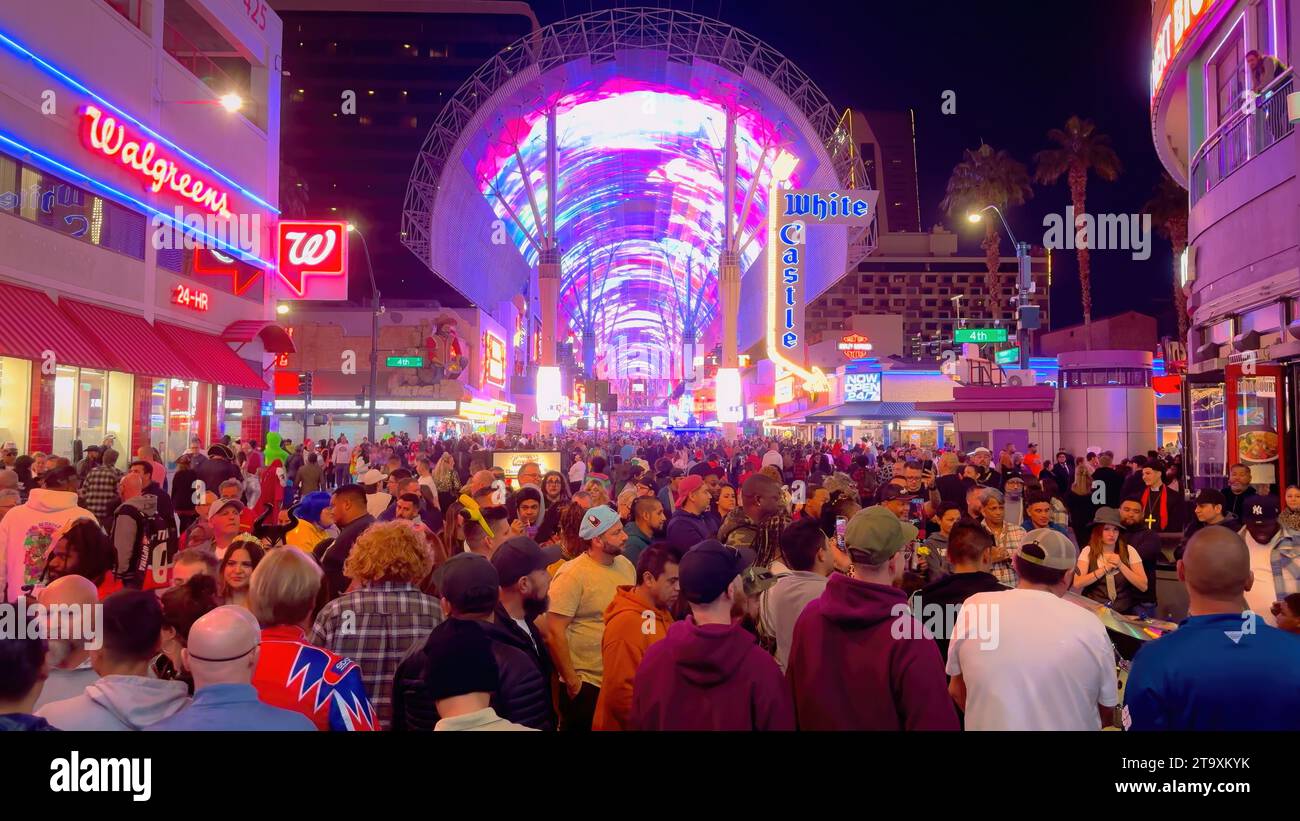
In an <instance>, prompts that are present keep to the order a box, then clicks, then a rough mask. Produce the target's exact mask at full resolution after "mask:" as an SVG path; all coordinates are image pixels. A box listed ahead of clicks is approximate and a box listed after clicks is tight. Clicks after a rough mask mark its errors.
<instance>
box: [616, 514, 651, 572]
mask: <svg viewBox="0 0 1300 821" xmlns="http://www.w3.org/2000/svg"><path fill="white" fill-rule="evenodd" d="M623 530H624V532H626V533H627V544H625V545H623V555H624V556H626V557H627V560H628V561H629V562H631V563H632V564H633V566H635V565H636V560H637V558H638V557H640V555H641V551H643V550H645V549H646V548H647V547H649V546H650V542H651V541H652V540H653V539H654V535H653V534H652V535H650V536H647V535H646V534H644V533H642V532H641V528H640V527H638V526H637V523H636V522H635V521H631V522H628V523H627V525H625V526H624V528H623Z"/></svg>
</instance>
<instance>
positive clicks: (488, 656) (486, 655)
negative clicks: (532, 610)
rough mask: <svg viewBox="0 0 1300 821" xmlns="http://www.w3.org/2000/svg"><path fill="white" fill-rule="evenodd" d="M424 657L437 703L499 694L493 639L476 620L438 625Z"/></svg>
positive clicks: (426, 675)
mask: <svg viewBox="0 0 1300 821" xmlns="http://www.w3.org/2000/svg"><path fill="white" fill-rule="evenodd" d="M461 555H465V554H461ZM479 558H483V557H481V556H480V557H479ZM483 561H484V562H486V561H487V560H486V559H483ZM445 566H446V565H444V567H445ZM424 655H425V658H426V659H428V664H426V665H425V668H424V683H425V686H426V687H427V688H428V692H429V695H430V696H432V697H433V700H434V701H439V700H441V699H447V698H454V697H455V696H463V695H466V694H467V693H495V692H496V691H497V688H498V687H499V686H500V678H501V673H500V670H499V668H498V667H497V662H496V657H495V656H494V655H493V653H492V639H491V638H490V637H489V636H488V634H487V631H486V630H484V629H483V626H482V625H480V624H479V623H478V622H476V621H471V620H468V619H448V620H447V621H445V622H443V623H442V624H440V625H438V626H437V627H435V628H434V629H433V632H432V633H430V634H429V638H428V640H427V641H426V642H425V643H424Z"/></svg>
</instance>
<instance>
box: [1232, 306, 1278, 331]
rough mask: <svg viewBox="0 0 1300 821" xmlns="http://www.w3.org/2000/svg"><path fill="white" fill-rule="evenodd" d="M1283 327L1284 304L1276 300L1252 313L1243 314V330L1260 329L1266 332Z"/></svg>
mask: <svg viewBox="0 0 1300 821" xmlns="http://www.w3.org/2000/svg"><path fill="white" fill-rule="evenodd" d="M1281 327H1282V305H1281V303H1278V302H1274V303H1273V304H1271V305H1265V306H1264V307H1262V308H1256V309H1255V310H1253V311H1251V312H1250V313H1246V314H1242V316H1241V332H1242V333H1243V334H1244V333H1250V332H1251V331H1259V332H1260V333H1261V334H1266V333H1268V332H1269V331H1276V330H1277V329H1278V328H1281Z"/></svg>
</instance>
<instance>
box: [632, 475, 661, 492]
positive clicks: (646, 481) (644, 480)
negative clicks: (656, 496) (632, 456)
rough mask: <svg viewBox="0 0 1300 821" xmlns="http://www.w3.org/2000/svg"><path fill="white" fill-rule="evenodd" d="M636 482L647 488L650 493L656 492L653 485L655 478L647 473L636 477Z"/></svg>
mask: <svg viewBox="0 0 1300 821" xmlns="http://www.w3.org/2000/svg"><path fill="white" fill-rule="evenodd" d="M636 483H637V484H638V485H640V486H641V487H645V488H649V489H650V491H651V492H652V493H653V492H657V488H656V487H655V480H654V478H653V477H651V476H649V475H646V476H642V477H641V478H640V479H637V480H636Z"/></svg>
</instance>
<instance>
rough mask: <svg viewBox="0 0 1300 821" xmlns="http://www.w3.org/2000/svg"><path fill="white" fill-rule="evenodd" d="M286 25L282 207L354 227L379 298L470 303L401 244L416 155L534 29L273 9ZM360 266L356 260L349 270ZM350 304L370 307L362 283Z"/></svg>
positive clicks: (435, 6) (344, 1) (336, 3)
mask: <svg viewBox="0 0 1300 821" xmlns="http://www.w3.org/2000/svg"><path fill="white" fill-rule="evenodd" d="M271 5H272V6H273V7H274V8H275V9H276V11H277V12H278V13H279V14H280V17H281V18H282V19H283V20H284V69H285V72H286V74H287V76H286V77H285V78H284V83H285V86H284V100H285V102H284V106H285V110H284V116H283V123H284V126H283V129H284V130H283V133H284V145H283V155H282V156H283V161H284V166H285V177H286V180H285V183H284V185H283V186H282V187H283V188H284V190H285V191H286V200H290V199H292V191H291V189H294V188H299V184H300V183H301V184H302V189H300V190H305V192H306V197H307V204H306V214H307V215H310V216H311V217H314V218H322V219H328V218H337V219H353V220H356V221H357V222H358V223H360V225H361V227H362V228H363V230H364V232H365V236H366V242H367V244H368V246H369V249H370V258H371V261H372V262H373V263H374V266H375V276H376V280H377V282H378V286H379V290H380V291H382V292H383V293H384V294H385V295H392V296H403V297H422V298H426V299H436V300H439V301H440V302H442V303H443V304H445V305H449V306H465V305H467V304H468V303H467V302H466V301H465V299H464V298H463V297H461V296H460V295H459V294H458V293H457V292H456V291H455V290H454V289H452V288H451V287H450V286H448V285H447V284H446V283H445V282H443V281H442V280H440V279H439V278H438V277H437V276H436V275H434V274H432V273H430V272H429V271H428V269H427V268H425V266H424V265H423V264H422V263H421V262H420V261H419V260H417V259H416V258H415V257H414V256H413V255H412V254H411V252H410V251H408V250H406V248H405V247H403V245H402V241H401V223H402V202H403V199H404V197H405V194H406V184H407V180H408V178H409V177H410V174H411V168H412V166H413V165H414V163H415V157H416V153H417V152H418V151H419V150H420V146H421V144H422V142H423V141H424V138H425V136H426V135H427V134H428V132H429V128H430V126H431V125H433V122H434V119H435V118H436V117H437V116H438V113H439V111H441V110H442V107H443V104H444V102H446V100H448V99H449V98H450V97H451V96H452V95H453V94H454V93H455V91H456V90H457V89H458V88H459V87H460V86H461V85H462V84H463V83H464V82H465V80H467V79H468V78H469V76H470V75H471V74H473V73H474V70H475V69H477V68H478V67H479V66H481V65H482V64H483V63H484V62H485V61H487V60H488V59H489V58H490V57H491V56H492V55H494V54H496V53H497V52H498V51H500V50H501V49H503V48H505V47H506V46H508V45H510V44H511V43H513V42H514V41H515V40H517V39H519V38H520V37H522V36H524V35H526V34H528V33H529V32H531V31H533V30H535V29H536V28H537V18H536V17H535V16H534V15H533V12H532V10H531V8H530V7H529V5H528V4H527V3H525V2H489V1H487V0H458V1H457V2H445V0H271ZM355 264H356V260H355V259H354V265H355ZM356 274H357V275H356V276H353V277H352V293H353V296H354V298H355V297H357V296H362V295H368V293H369V279H368V277H367V276H366V274H365V272H364V271H360V270H359V271H357V272H356Z"/></svg>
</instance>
